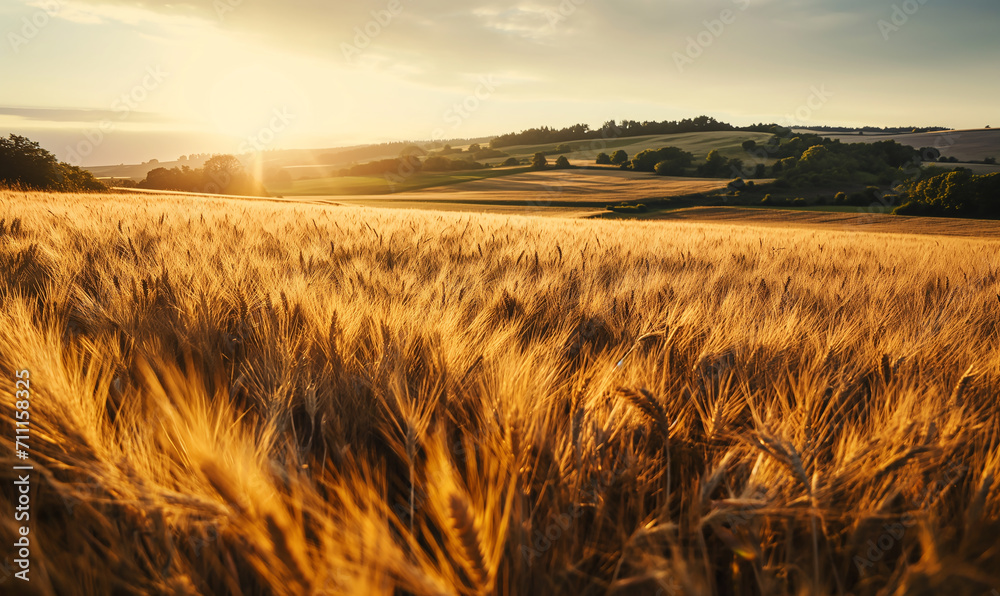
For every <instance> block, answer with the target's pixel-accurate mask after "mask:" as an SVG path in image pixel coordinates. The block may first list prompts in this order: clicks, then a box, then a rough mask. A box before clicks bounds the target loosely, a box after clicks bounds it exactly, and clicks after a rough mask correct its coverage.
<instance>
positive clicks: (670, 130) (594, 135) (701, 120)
mask: <svg viewBox="0 0 1000 596" xmlns="http://www.w3.org/2000/svg"><path fill="white" fill-rule="evenodd" d="M727 130H741V129H738V128H737V127H735V126H733V125H731V124H727V123H725V122H720V121H718V120H716V119H715V118H712V117H709V116H698V117H697V118H685V119H683V120H664V121H662V122H656V121H644V122H637V121H635V120H623V121H622V122H620V123H619V122H616V121H615V120H609V121H607V122H605V123H604V124H603V125H602V126H601V127H600V128H597V129H592V128H590V125H589V124H574V125H573V126H567V127H566V128H559V129H556V128H549V127H548V126H543V127H541V128H529V129H528V130H522V131H521V132H511V133H507V134H502V135H500V136H497V137H494V138H493V140H491V141H490V147H493V148H494V149H499V148H503V147H510V146H512V145H544V144H548V143H563V142H566V141H583V140H589V139H610V138H617V137H639V136H645V135H657V134H664V135H665V134H677V133H685V132H712V131H727Z"/></svg>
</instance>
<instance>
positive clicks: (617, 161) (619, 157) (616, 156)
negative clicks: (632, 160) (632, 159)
mask: <svg viewBox="0 0 1000 596" xmlns="http://www.w3.org/2000/svg"><path fill="white" fill-rule="evenodd" d="M625 163H628V153H625V151H624V150H623V149H619V150H618V151H615V152H614V153H612V154H611V164H612V165H616V166H620V165H623V164H625Z"/></svg>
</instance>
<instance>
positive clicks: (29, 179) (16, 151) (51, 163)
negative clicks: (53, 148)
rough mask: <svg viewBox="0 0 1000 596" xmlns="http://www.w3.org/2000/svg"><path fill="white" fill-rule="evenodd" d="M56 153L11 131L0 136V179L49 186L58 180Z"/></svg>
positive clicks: (39, 186)
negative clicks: (7, 134)
mask: <svg viewBox="0 0 1000 596" xmlns="http://www.w3.org/2000/svg"><path fill="white" fill-rule="evenodd" d="M57 163H58V162H57V161H56V157H55V156H54V155H52V154H51V153H49V152H48V151H46V150H45V149H42V148H41V146H39V144H38V143H36V142H34V141H32V140H31V139H28V138H27V137H22V136H19V135H15V134H12V135H10V137H8V138H6V139H4V138H0V182H2V183H3V184H7V185H11V186H20V187H24V188H33V189H47V188H53V187H54V186H56V185H57V184H58V183H59V168H58V167H57V165H56V164H57Z"/></svg>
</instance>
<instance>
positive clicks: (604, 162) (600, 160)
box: [597, 153, 611, 166]
mask: <svg viewBox="0 0 1000 596" xmlns="http://www.w3.org/2000/svg"><path fill="white" fill-rule="evenodd" d="M597 165H599V166H610V165H611V156H610V155H608V154H607V153H598V154H597Z"/></svg>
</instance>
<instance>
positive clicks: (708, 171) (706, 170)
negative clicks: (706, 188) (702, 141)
mask: <svg viewBox="0 0 1000 596" xmlns="http://www.w3.org/2000/svg"><path fill="white" fill-rule="evenodd" d="M725 167H726V158H725V157H723V156H722V154H721V153H719V151H718V150H717V149H712V150H711V151H709V152H708V156H707V157H706V158H705V163H703V164H702V165H701V166H699V167H698V175H700V176H708V177H714V176H718V175H720V174H722V173H723V170H724V169H725Z"/></svg>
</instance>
